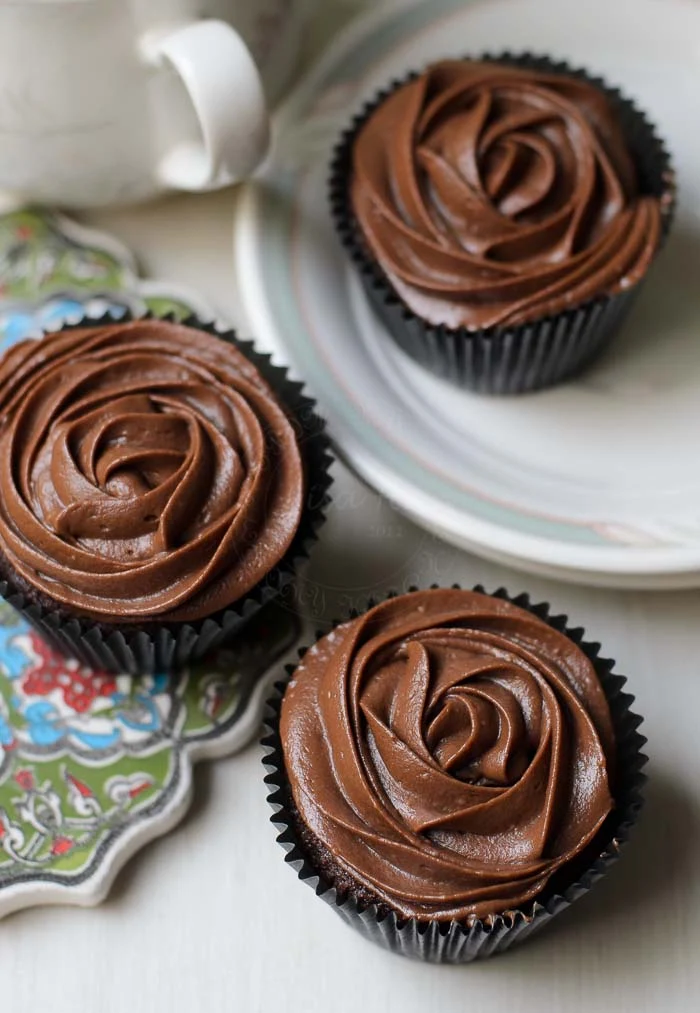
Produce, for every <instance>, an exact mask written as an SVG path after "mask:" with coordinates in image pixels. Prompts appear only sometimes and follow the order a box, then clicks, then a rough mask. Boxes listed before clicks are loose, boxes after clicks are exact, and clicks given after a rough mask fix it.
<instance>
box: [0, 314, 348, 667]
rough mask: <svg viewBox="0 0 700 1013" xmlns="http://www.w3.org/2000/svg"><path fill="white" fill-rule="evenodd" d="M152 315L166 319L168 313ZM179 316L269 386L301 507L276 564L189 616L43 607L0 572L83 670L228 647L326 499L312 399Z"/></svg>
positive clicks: (291, 559) (6, 593) (195, 656)
mask: <svg viewBox="0 0 700 1013" xmlns="http://www.w3.org/2000/svg"><path fill="white" fill-rule="evenodd" d="M152 318H153V314H151V313H148V314H144V315H143V316H142V317H137V318H134V317H132V316H131V315H130V314H126V315H124V316H121V317H120V318H119V319H120V320H129V319H144V320H147V319H152ZM159 319H165V320H174V317H164V318H159ZM114 322H115V318H114V317H113V316H111V315H110V314H105V315H104V316H103V317H100V318H95V317H85V318H83V319H81V320H80V321H76V322H72V323H70V324H67V325H66V326H65V327H64V328H62V330H69V329H75V328H78V327H97V326H100V325H101V324H108V323H114ZM179 322H180V323H182V324H184V325H185V326H188V327H193V328H196V329H197V330H202V331H206V332H207V333H209V334H212V335H214V336H215V337H218V338H221V339H222V340H224V341H230V342H231V343H233V344H234V345H235V346H236V347H237V348H238V349H240V351H242V352H243V353H244V355H245V356H246V358H247V359H248V360H249V362H251V363H252V364H253V365H254V366H255V367H256V368H257V369H258V370H259V372H260V373H261V375H262V376H263V377H264V378H265V380H267V382H268V383H269V384H270V386H271V387H272V389H273V390H274V391H275V393H276V394H277V396H278V397H279V400H280V402H281V403H282V404H283V405H284V406H285V407H286V409H287V410H288V412H289V414H290V416H291V417H292V418H293V420H295V422H296V424H297V426H298V435H299V442H300V446H301V449H302V456H303V459H304V463H305V466H306V471H307V492H306V506H305V509H304V512H303V514H302V519H301V523H300V525H299V528H298V531H297V533H296V535H295V537H294V540H293V542H292V544H291V546H290V548H289V550H288V551H287V553H286V554H285V556H284V558H283V559H282V560H281V561H280V562H279V563H278V564H277V566H275V567H274V568H273V569H272V570H271V571H270V572H269V573H268V574H267V575H266V576H265V577H264V578H263V580H261V581H260V582H259V583H258V584H257V585H256V586H255V588H253V590H252V591H250V592H249V593H248V594H247V595H245V596H244V597H243V598H241V599H240V600H239V601H237V602H235V603H234V604H233V605H231V606H229V607H228V608H227V609H224V610H222V611H220V612H217V613H215V614H213V615H211V616H207V617H206V618H204V619H200V620H198V621H196V622H182V623H166V622H163V623H161V622H158V621H157V620H152V621H148V622H146V621H144V622H139V621H135V622H134V624H133V625H127V624H117V623H115V624H110V623H107V622H104V621H100V620H99V619H94V620H93V619H90V618H84V617H76V616H74V615H71V614H70V612H69V611H68V610H64V609H63V608H61V607H59V606H55V607H51V604H50V603H47V602H46V601H44V600H42V599H39V600H37V599H35V598H33V597H32V596H31V593H30V592H28V591H27V590H25V589H23V588H20V587H19V586H18V584H17V582H16V580H14V579H13V575H12V573H11V572H6V573H2V574H0V596H2V597H3V598H5V600H6V601H7V602H8V603H9V604H10V605H12V606H13V607H14V608H15V609H17V611H18V612H21V613H22V615H24V617H25V618H26V619H27V620H28V621H29V622H30V623H31V624H32V626H34V628H35V629H36V630H37V631H38V632H39V633H40V635H41V636H42V637H43V638H44V639H45V640H47V641H48V643H49V644H50V645H51V646H52V647H53V648H55V649H56V650H58V651H60V652H62V653H63V654H65V655H67V656H69V657H72V658H77V660H78V661H80V662H81V663H82V664H84V665H87V666H88V667H89V668H94V669H101V670H104V671H108V672H116V673H129V674H132V675H136V674H148V673H152V672H167V671H170V670H172V669H176V668H180V667H182V666H184V665H187V664H190V663H192V662H196V661H198V660H200V659H201V658H203V657H204V656H205V655H207V654H209V653H210V652H211V651H214V650H216V649H218V648H220V647H222V646H223V645H226V646H233V647H235V637H236V635H237V634H238V633H240V632H241V631H242V630H243V628H244V627H245V626H246V625H247V623H248V622H249V620H250V619H251V618H252V617H253V616H254V615H256V614H257V612H258V610H259V609H260V608H261V607H262V606H263V605H265V604H267V602H269V601H272V600H273V599H274V598H277V597H279V596H280V595H281V594H283V593H284V592H285V591H286V590H287V589H288V588H289V587H290V585H291V584H292V583H293V581H294V578H295V575H296V572H297V570H298V569H299V567H300V566H302V565H303V563H304V562H305V561H306V560H307V559H308V556H309V553H310V551H311V549H312V547H313V545H314V543H315V542H316V541H317V539H318V531H319V529H320V528H321V526H322V524H323V523H324V521H325V515H326V508H327V506H328V504H329V503H330V495H329V490H330V487H331V485H332V481H333V480H332V477H331V475H330V468H331V465H332V463H333V460H334V458H333V456H332V454H331V452H330V444H329V441H328V437H327V436H326V432H325V422H324V421H323V419H321V417H320V416H319V415H318V414H317V413H316V402H315V401H314V400H313V399H311V398H310V397H308V396H307V395H306V394H305V393H304V388H303V384H301V383H298V382H296V381H293V380H291V379H290V378H289V376H288V373H287V370H286V369H285V368H284V367H282V366H276V365H274V364H273V363H272V361H271V357H270V356H269V355H264V354H262V353H261V352H258V351H256V349H255V346H254V345H253V343H252V342H249V341H243V340H241V339H240V338H238V337H237V336H236V334H235V333H234V332H233V331H232V330H221V329H219V328H217V327H216V326H215V325H214V324H212V323H205V322H203V321H201V320H199V319H198V318H197V317H195V316H190V317H188V318H187V319H185V320H182V321H179Z"/></svg>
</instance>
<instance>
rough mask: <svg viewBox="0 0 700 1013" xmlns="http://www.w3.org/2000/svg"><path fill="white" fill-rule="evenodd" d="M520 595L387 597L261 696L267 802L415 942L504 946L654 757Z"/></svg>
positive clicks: (635, 796)
mask: <svg viewBox="0 0 700 1013" xmlns="http://www.w3.org/2000/svg"><path fill="white" fill-rule="evenodd" d="M612 667H613V665H612V662H609V661H604V660H602V659H600V658H599V657H598V645H592V644H587V643H585V642H584V641H583V631H582V630H580V629H570V628H569V627H568V626H567V620H566V617H564V616H558V617H552V616H550V614H549V609H548V606H546V605H539V606H533V605H531V604H530V601H529V599H528V598H527V596H526V595H521V596H520V597H519V598H516V599H514V600H513V601H511V600H510V599H509V598H508V597H507V595H506V593H505V592H503V591H499V592H497V593H496V594H495V595H487V594H485V593H483V590H482V589H477V590H476V591H463V590H460V589H459V588H451V589H441V588H433V589H431V590H428V591H415V592H412V593H409V594H406V595H402V596H400V597H393V598H389V599H388V600H386V601H384V602H382V603H381V604H379V605H374V606H372V607H370V608H369V610H368V611H367V612H366V613H365V614H363V615H359V616H355V617H354V618H350V619H348V620H347V621H346V622H343V623H341V624H339V625H337V626H336V627H335V628H334V629H333V630H332V632H331V633H329V634H327V635H326V636H323V637H321V639H320V640H318V642H317V643H316V644H314V646H313V647H311V648H310V649H308V650H307V651H306V652H305V653H303V654H302V657H301V661H300V663H299V664H298V665H297V667H296V668H295V669H294V668H291V669H290V670H289V679H288V682H287V683H286V684H284V683H283V684H280V685H279V687H278V692H277V694H276V696H275V698H274V699H273V700H272V701H271V717H270V719H269V722H268V723H269V726H270V731H271V734H270V736H269V737H268V738H267V739H265V740H264V742H263V744H264V745H266V746H267V747H268V749H269V751H270V755H269V756H267V757H266V760H265V763H266V765H267V766H268V767H269V768H270V769H271V773H270V774H269V775H268V777H267V778H266V782H267V783H268V784H269V785H271V786H272V788H273V793H272V794H271V795H270V802H271V803H272V804H273V806H274V807H275V809H276V810H277V812H276V815H275V816H273V817H272V819H273V822H275V823H277V824H278V825H280V826H281V827H282V828H283V833H282V835H281V836H280V838H279V840H280V842H281V843H282V844H283V845H284V847H285V848H286V849H287V850H288V851H289V852H290V854H289V855H288V858H287V860H288V861H291V862H293V863H294V864H295V865H296V867H297V868H298V870H299V875H300V877H301V878H302V879H305V880H307V881H308V882H310V883H311V885H314V886H315V887H316V892H317V893H318V894H319V895H321V896H323V897H324V898H325V899H326V900H327V901H328V902H329V903H330V904H331V905H332V906H333V908H334V909H335V910H336V911H337V912H338V913H339V914H340V915H341V916H342V917H343V918H344V919H345V920H346V921H347V922H348V923H349V924H351V925H353V926H354V927H355V928H357V929H358V930H359V931H360V932H362V933H363V934H364V935H365V936H367V937H368V938H370V939H372V940H374V941H375V942H377V943H380V944H381V945H383V946H385V947H387V948H389V949H391V950H394V951H396V952H399V953H403V954H405V955H408V956H413V957H418V958H421V959H424V960H431V961H438V962H460V963H461V962H468V961H470V960H473V959H475V958H477V957H484V956H489V955H491V954H493V953H497V952H501V951H503V950H505V949H507V948H508V947H510V946H511V945H512V944H513V943H515V942H517V941H519V940H522V939H524V938H525V937H526V936H528V935H529V934H530V933H531V932H533V931H534V930H536V929H537V928H539V927H540V926H542V925H544V924H545V923H546V922H547V921H548V920H549V919H550V918H551V917H552V916H553V915H555V914H557V913H558V912H559V911H560V910H562V909H563V908H565V907H566V906H567V905H568V904H570V903H571V902H572V901H573V900H575V899H576V898H577V897H578V896H580V895H581V894H582V893H584V892H585V891H586V890H587V889H588V888H589V887H590V886H591V884H592V883H593V882H594V881H595V880H596V879H598V878H599V877H600V876H602V875H603V874H604V872H605V870H606V869H607V867H608V866H609V865H610V864H611V863H612V862H613V861H614V860H615V859H616V858H617V856H618V853H619V849H620V845H621V844H622V842H623V841H624V840H625V839H626V838H627V835H628V832H629V830H630V827H631V825H632V824H633V822H634V820H635V817H636V814H637V811H638V809H639V808H640V805H641V797H640V787H641V785H642V783H643V781H644V778H643V776H642V774H641V773H640V771H641V768H642V767H643V765H644V763H645V761H646V757H644V756H643V755H642V754H641V753H640V748H641V746H642V745H643V743H644V741H645V740H644V739H643V738H642V737H641V736H640V735H639V734H638V733H637V731H636V729H637V727H638V725H639V723H640V719H639V718H637V717H635V716H634V715H633V714H632V713H631V712H630V709H629V708H630V704H631V703H632V702H633V701H632V697H630V696H628V695H626V694H623V693H622V692H621V687H622V685H623V684H624V681H625V680H624V679H622V678H620V677H619V676H615V675H612V674H611V671H612Z"/></svg>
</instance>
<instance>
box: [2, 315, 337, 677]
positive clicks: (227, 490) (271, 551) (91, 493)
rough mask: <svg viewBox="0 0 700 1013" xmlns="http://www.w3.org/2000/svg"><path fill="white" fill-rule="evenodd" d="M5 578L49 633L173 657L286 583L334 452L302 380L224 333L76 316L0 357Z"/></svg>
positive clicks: (172, 661) (102, 658)
mask: <svg viewBox="0 0 700 1013" xmlns="http://www.w3.org/2000/svg"><path fill="white" fill-rule="evenodd" d="M0 416H1V418H2V423H1V425H0V574H1V577H2V583H1V584H0V592H1V593H2V594H3V595H4V596H5V597H6V598H7V599H8V600H9V601H10V602H11V604H13V605H15V607H17V608H18V609H20V610H21V611H22V612H24V613H25V614H26V615H27V617H28V618H29V619H30V620H31V621H32V622H34V624H35V625H36V626H38V628H39V629H40V630H41V632H42V633H43V634H44V635H45V636H47V637H48V638H49V639H50V640H51V641H52V642H53V644H54V645H55V646H58V647H60V648H61V649H63V650H64V651H66V652H67V653H69V654H72V655H76V656H77V657H78V658H79V659H80V660H81V661H83V662H84V663H86V664H89V665H93V666H96V667H101V668H106V669H109V670H112V671H128V672H144V671H154V670H156V671H158V670H167V669H168V668H171V667H174V666H177V665H182V664H184V663H186V662H189V661H190V660H193V659H195V658H198V657H201V656H202V654H204V653H205V652H206V651H209V650H211V649H213V648H215V647H218V646H220V645H221V644H222V643H223V642H224V641H225V640H228V639H230V637H231V636H232V635H234V634H235V633H236V632H237V631H238V630H239V629H240V628H241V626H242V624H243V623H245V622H246V621H247V620H248V619H249V618H250V617H251V615H252V614H253V613H254V612H255V611H257V609H258V608H259V607H260V605H261V604H263V603H264V602H266V601H268V600H270V599H271V598H272V597H274V596H275V595H277V594H279V592H280V591H281V590H282V589H283V588H284V587H286V586H287V584H288V583H289V582H290V581H291V579H292V577H293V575H294V570H295V567H296V565H297V563H298V562H299V561H300V560H301V559H303V558H304V557H305V556H306V553H307V550H308V549H309V547H310V545H311V543H312V542H313V541H314V539H315V534H316V530H317V528H318V526H319V525H320V523H321V521H322V520H323V511H324V507H325V505H326V502H327V490H328V487H329V485H330V480H329V476H328V465H329V461H330V457H329V454H328V449H327V442H326V438H325V436H324V433H323V423H322V422H321V420H320V419H319V418H318V416H317V415H316V414H315V412H314V410H313V402H312V401H310V400H309V399H308V398H306V397H305V396H304V395H303V393H302V390H301V386H300V385H299V384H293V383H291V382H290V381H289V380H288V379H287V377H286V373H285V371H284V370H283V369H280V368H278V367H274V366H272V365H271V363H270V361H269V359H268V358H267V357H265V356H261V355H259V354H257V353H255V352H254V350H253V348H252V346H250V345H248V344H245V343H242V342H240V341H238V340H237V338H236V337H235V336H234V335H233V334H232V333H230V332H229V333H227V334H221V335H219V334H217V333H216V332H215V331H214V330H213V329H211V328H207V327H205V326H204V325H202V324H199V323H197V322H196V321H194V320H190V321H187V322H186V323H185V324H184V325H181V324H176V323H174V322H170V321H163V320H156V319H150V318H144V319H139V320H127V321H123V322H118V323H115V322H114V321H113V320H112V319H109V318H107V319H105V320H103V321H100V322H98V323H95V322H94V321H91V322H89V324H87V323H86V324H85V325H83V326H75V327H68V328H65V329H64V330H62V331H60V332H58V333H54V334H50V335H47V336H45V337H44V338H43V339H42V340H40V341H38V342H35V341H26V342H23V343H22V344H20V345H16V346H15V347H13V348H12V349H10V351H8V352H7V353H6V355H5V356H4V358H3V359H2V361H1V362H0Z"/></svg>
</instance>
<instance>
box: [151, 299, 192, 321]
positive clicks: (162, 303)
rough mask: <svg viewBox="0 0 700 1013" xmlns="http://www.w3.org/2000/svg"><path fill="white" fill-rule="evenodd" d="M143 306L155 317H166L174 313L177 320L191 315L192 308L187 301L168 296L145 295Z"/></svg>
mask: <svg viewBox="0 0 700 1013" xmlns="http://www.w3.org/2000/svg"><path fill="white" fill-rule="evenodd" d="M143 302H144V307H145V308H146V309H147V310H148V311H149V312H151V313H153V314H155V316H157V317H166V316H168V315H169V314H174V315H175V317H176V319H177V320H185V319H186V318H187V317H189V316H191V315H192V308H191V307H190V306H188V305H187V303H184V302H181V301H180V300H179V299H174V298H170V297H169V296H165V295H163V296H160V295H146V296H144V298H143Z"/></svg>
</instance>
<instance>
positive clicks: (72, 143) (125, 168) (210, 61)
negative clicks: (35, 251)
mask: <svg viewBox="0 0 700 1013" xmlns="http://www.w3.org/2000/svg"><path fill="white" fill-rule="evenodd" d="M307 2H308V0H22V2H20V3H18V2H17V0H0V191H1V192H3V194H4V195H5V197H7V196H8V195H11V196H12V198H13V199H14V200H21V201H40V202H45V203H52V204H59V205H62V206H66V207H85V206H91V205H100V204H114V203H126V202H131V201H136V200H142V199H144V198H147V197H150V196H153V195H154V194H156V193H158V192H159V191H161V190H168V189H181V190H208V189H213V188H216V187H218V186H222V185H225V184H227V183H231V182H235V181H237V180H239V179H243V178H244V177H245V176H247V175H249V174H250V173H251V172H252V171H253V170H254V169H255V168H256V166H257V165H258V164H259V162H260V161H261V159H262V157H263V156H264V154H265V151H266V148H267V142H268V116H267V109H266V95H265V92H267V100H268V101H274V100H275V99H276V98H277V97H278V95H279V93H280V91H281V89H282V88H283V87H284V85H285V83H286V79H287V78H288V76H289V73H290V71H291V70H292V68H293V65H294V63H295V61H296V57H297V55H298V49H299V43H300V38H301V31H302V23H303V19H302V14H303V8H304V7H305V6H306V5H307Z"/></svg>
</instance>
